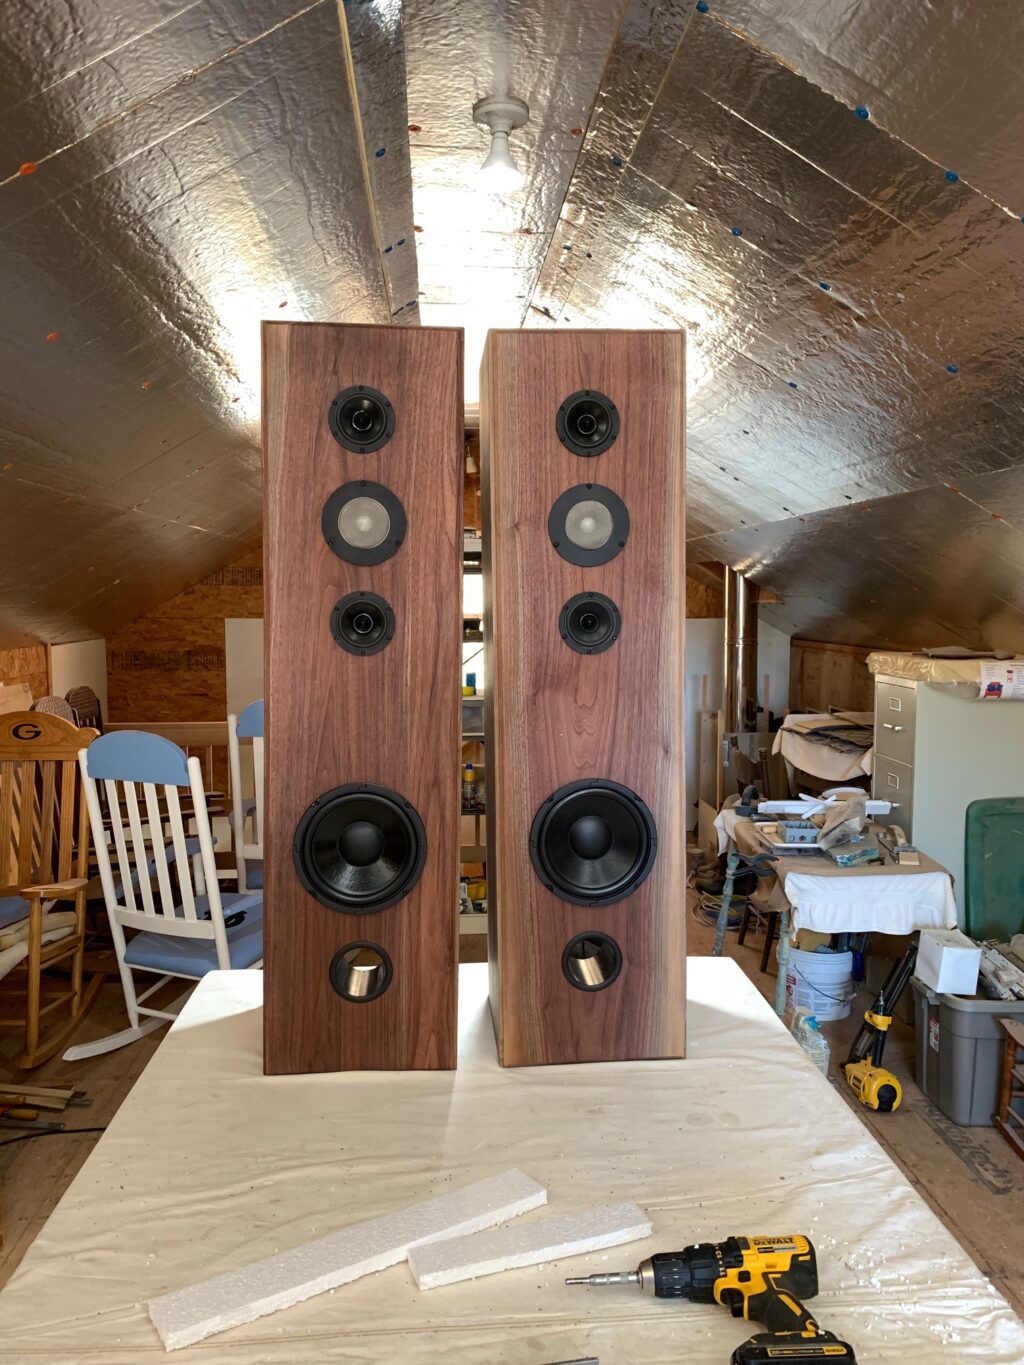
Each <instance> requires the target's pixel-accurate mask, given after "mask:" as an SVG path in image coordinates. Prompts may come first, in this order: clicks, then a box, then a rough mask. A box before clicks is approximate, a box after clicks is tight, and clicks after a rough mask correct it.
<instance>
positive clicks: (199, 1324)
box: [146, 1170, 548, 1351]
mask: <svg viewBox="0 0 1024 1365" xmlns="http://www.w3.org/2000/svg"><path fill="white" fill-rule="evenodd" d="M547 1197H548V1194H547V1190H546V1189H545V1188H544V1186H543V1185H538V1184H537V1182H536V1181H535V1180H531V1179H530V1177H529V1176H527V1175H523V1173H522V1171H516V1170H511V1171H506V1172H505V1173H504V1175H496V1176H492V1177H490V1178H489V1179H487V1180H479V1181H477V1183H476V1184H475V1185H467V1186H466V1187H465V1188H464V1189H461V1190H452V1191H450V1192H449V1193H447V1194H439V1195H436V1196H435V1197H434V1198H433V1199H424V1200H423V1201H422V1202H421V1203H419V1204H410V1205H409V1206H408V1207H406V1208H404V1209H396V1210H395V1211H394V1212H393V1213H385V1214H383V1215H382V1216H381V1217H380V1218H370V1219H367V1220H366V1222H363V1223H353V1224H352V1225H351V1226H350V1227H347V1228H342V1229H340V1231H338V1232H332V1233H329V1234H328V1235H327V1236H326V1237H320V1238H318V1239H317V1240H316V1241H315V1242H306V1243H304V1244H303V1245H302V1246H298V1247H293V1248H292V1249H291V1250H290V1251H282V1252H279V1253H278V1254H277V1255H276V1256H268V1257H267V1258H266V1259H265V1260H263V1261H256V1262H254V1263H253V1264H252V1265H247V1266H244V1267H243V1268H242V1269H241V1270H229V1271H228V1272H227V1273H226V1274H223V1275H216V1276H214V1278H213V1279H210V1280H203V1281H201V1282H200V1283H198V1284H193V1285H189V1286H188V1287H187V1288H185V1289H176V1290H174V1291H173V1292H172V1293H170V1294H161V1295H160V1297H159V1298H156V1299H150V1301H149V1303H148V1304H147V1305H146V1306H147V1308H148V1309H149V1316H150V1318H151V1319H152V1320H153V1325H154V1326H155V1327H156V1330H157V1331H158V1332H159V1333H160V1336H161V1339H162V1340H163V1343H164V1346H165V1347H166V1348H167V1350H168V1351H176V1350H177V1349H178V1348H179V1347H181V1346H191V1345H192V1344H193V1342H196V1341H202V1340H203V1338H204V1337H209V1336H213V1334H214V1333H215V1332H226V1331H227V1330H228V1328H229V1327H238V1326H240V1325H241V1324H242V1323H244V1322H253V1321H254V1320H255V1319H256V1318H261V1317H264V1316H265V1315H266V1314H267V1313H274V1312H276V1311H277V1310H278V1309H279V1308H290V1307H291V1305H292V1304H293V1303H301V1302H302V1300H303V1299H309V1298H312V1297H313V1295H314V1294H322V1293H323V1292H324V1291H325V1290H327V1289H335V1288H337V1286H338V1285H341V1284H348V1283H349V1281H350V1280H357V1279H359V1277H360V1276H361V1275H370V1274H372V1273H373V1272H374V1271H377V1270H384V1269H385V1268H386V1267H387V1266H389V1265H396V1264H397V1263H398V1262H399V1261H404V1260H405V1258H406V1256H407V1255H408V1254H409V1251H410V1249H411V1248H412V1247H414V1246H418V1245H420V1244H421V1243H424V1242H431V1241H434V1240H435V1239H436V1238H439V1237H452V1236H456V1235H458V1234H460V1233H470V1232H477V1231H479V1230H480V1229H481V1228H490V1227H494V1226H495V1224H497V1223H504V1222H505V1221H506V1220H507V1219H509V1218H515V1217H517V1216H518V1215H519V1214H521V1213H527V1212H529V1210H530V1209H536V1208H539V1207H540V1205H541V1204H545V1203H547Z"/></svg>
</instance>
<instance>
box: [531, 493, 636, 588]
mask: <svg viewBox="0 0 1024 1365" xmlns="http://www.w3.org/2000/svg"><path fill="white" fill-rule="evenodd" d="M628 536H629V512H628V511H627V510H626V504H625V503H624V502H623V501H622V499H621V498H620V497H619V495H618V493H613V492H612V490H611V489H610V488H605V487H604V485H603V484H599V483H581V484H577V485H576V487H575V488H567V489H566V491H565V492H564V493H561V494H560V495H559V496H558V497H557V498H556V499H555V501H554V503H553V504H552V507H551V511H550V512H549V513H548V537H549V538H550V540H551V544H552V545H553V546H554V548H555V549H556V550H557V551H558V553H559V554H560V555H561V556H562V558H563V559H567V560H568V561H569V563H570V564H579V565H581V566H582V567H584V568H587V567H590V566H593V565H597V564H607V563H608V561H609V560H610V559H614V558H615V556H616V555H617V554H618V553H619V551H620V550H621V549H622V548H623V546H624V545H625V544H626V540H627V538H628Z"/></svg>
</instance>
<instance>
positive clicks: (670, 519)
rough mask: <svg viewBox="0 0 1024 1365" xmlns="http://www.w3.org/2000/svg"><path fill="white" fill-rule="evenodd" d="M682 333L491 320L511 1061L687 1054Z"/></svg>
mask: <svg viewBox="0 0 1024 1365" xmlns="http://www.w3.org/2000/svg"><path fill="white" fill-rule="evenodd" d="M684 359H685V337H684V335H683V333H682V332H597V331H594V332H582V331H581V332H554V331H524V332H491V333H490V334H489V335H488V338H487V345H486V347H485V351H484V363H483V369H482V372H481V400H480V413H481V451H482V473H483V500H484V541H483V546H484V629H485V636H484V638H485V642H486V643H485V648H486V696H487V702H486V706H487V722H486V725H487V764H488V780H487V791H488V797H487V800H488V811H487V830H488V855H487V873H488V911H489V917H490V922H489V935H490V943H489V953H490V970H491V1010H492V1014H493V1017H494V1024H495V1032H496V1034H497V1040H498V1054H499V1058H500V1060H501V1062H502V1064H503V1065H505V1066H521V1065H530V1064H534V1063H542V1062H591V1061H608V1060H614V1059H620V1058H649V1057H680V1056H682V1055H683V1051H684V952H685V925H686V907H685V881H686V876H685V872H686V869H685V841H684V823H683V796H684V792H683V626H684V617H685V548H684V511H683V498H684V437H683V430H684Z"/></svg>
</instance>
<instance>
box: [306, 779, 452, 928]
mask: <svg viewBox="0 0 1024 1365" xmlns="http://www.w3.org/2000/svg"><path fill="white" fill-rule="evenodd" d="M293 855H294V859H295V870H296V871H297V872H298V874H299V878H300V880H301V881H302V884H303V886H305V888H306V890H307V891H308V892H309V893H310V895H311V896H315V897H316V899H317V900H318V901H319V902H320V903H321V905H326V906H327V907H328V908H329V909H331V910H340V911H343V912H345V913H346V914H350V915H362V914H369V913H371V912H372V911H375V910H384V909H386V908H387V907H388V906H389V905H394V904H395V902H396V901H400V900H401V899H402V898H403V896H407V895H408V894H409V892H410V891H411V890H412V889H413V887H414V886H415V885H416V883H417V882H418V881H419V879H420V875H421V874H422V872H423V864H424V862H425V861H426V857H427V834H426V830H425V829H424V828H423V821H422V820H421V819H420V817H419V815H418V813H417V812H416V811H415V810H414V809H413V806H412V805H411V803H410V802H408V801H406V800H404V799H403V798H402V797H401V796H399V794H398V793H397V792H393V791H389V790H388V788H387V787H375V786H370V785H367V784H362V785H360V784H349V785H348V786H344V787H335V788H334V789H333V791H329V792H325V793H324V795H323V796H319V797H317V799H316V800H315V801H314V802H313V804H312V805H311V806H310V807H309V808H308V809H307V810H306V812H305V813H304V815H303V816H302V819H301V820H300V821H299V823H298V825H297V826H296V830H295V839H294V843H293Z"/></svg>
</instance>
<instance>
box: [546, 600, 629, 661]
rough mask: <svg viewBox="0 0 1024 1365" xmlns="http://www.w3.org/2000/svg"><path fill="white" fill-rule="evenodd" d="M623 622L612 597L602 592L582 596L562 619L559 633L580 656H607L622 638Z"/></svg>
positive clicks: (565, 610)
mask: <svg viewBox="0 0 1024 1365" xmlns="http://www.w3.org/2000/svg"><path fill="white" fill-rule="evenodd" d="M621 629H622V618H621V617H620V616H619V609H618V607H617V606H616V605H615V603H614V602H613V601H612V599H611V598H610V597H605V595H604V593H600V592H578V593H577V594H576V596H575V597H570V598H569V600H568V602H566V604H565V606H564V607H563V608H562V610H561V613H560V614H559V617H558V633H559V635H561V637H562V639H563V640H564V641H565V643H566V644H567V645H568V646H569V648H570V649H574V650H575V651H576V653H577V654H603V653H604V651H605V650H606V649H610V648H611V647H612V645H613V644H614V643H615V641H616V640H617V639H618V638H619V632H620V630H621Z"/></svg>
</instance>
